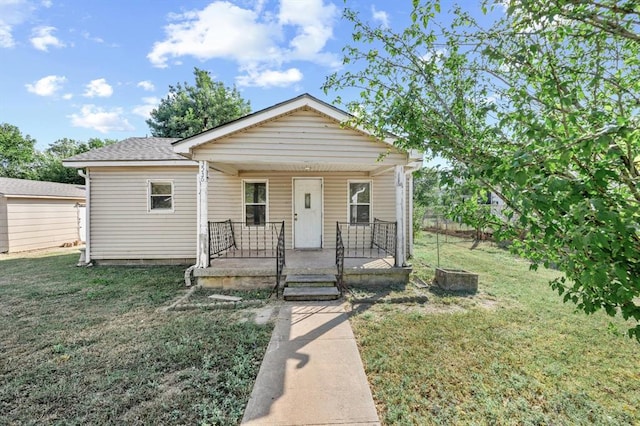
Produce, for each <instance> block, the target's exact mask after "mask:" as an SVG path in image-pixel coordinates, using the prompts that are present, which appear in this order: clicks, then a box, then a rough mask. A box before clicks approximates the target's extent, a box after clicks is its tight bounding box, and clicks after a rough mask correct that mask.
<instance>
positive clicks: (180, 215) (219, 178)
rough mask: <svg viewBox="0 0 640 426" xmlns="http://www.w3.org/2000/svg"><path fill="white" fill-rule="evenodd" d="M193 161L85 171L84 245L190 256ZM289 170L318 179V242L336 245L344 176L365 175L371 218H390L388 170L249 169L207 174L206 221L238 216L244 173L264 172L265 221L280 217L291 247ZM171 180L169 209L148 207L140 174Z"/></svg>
mask: <svg viewBox="0 0 640 426" xmlns="http://www.w3.org/2000/svg"><path fill="white" fill-rule="evenodd" d="M196 173H197V170H196V168H104V169H99V168H95V169H92V170H91V192H92V193H91V203H92V205H91V210H90V211H91V222H90V226H91V251H92V258H95V259H97V260H100V259H145V258H146V259H168V258H193V257H194V256H195V247H196V193H195V191H196ZM294 177H318V178H323V182H324V187H323V192H324V194H323V195H324V216H323V219H324V222H323V227H324V235H323V246H324V247H326V248H334V247H335V227H336V222H346V221H347V213H348V207H347V191H348V181H349V180H356V179H357V180H371V182H372V186H373V203H372V218H373V217H375V218H378V219H382V220H390V221H395V204H394V203H395V192H394V191H395V187H394V185H393V173H384V174H382V175H379V176H376V177H374V178H369V177H368V175H367V174H366V173H362V172H352V173H320V174H317V173H313V174H309V175H301V174H300V173H288V172H266V173H263V172H251V173H242V174H241V175H240V176H229V175H225V174H222V173H219V172H216V171H210V175H209V220H210V221H223V220H228V219H231V220H232V221H234V222H241V221H242V181H243V179H267V180H268V182H269V208H268V210H269V216H268V220H269V221H271V222H280V221H284V222H285V234H286V239H287V241H286V242H287V244H286V245H287V248H288V249H290V248H291V247H292V245H293V244H292V242H293V233H292V223H293V222H292V220H293V217H292V216H293V212H292V185H293V178H294ZM148 179H152V180H153V179H157V180H168V179H171V180H173V181H174V197H175V200H174V202H175V212H174V213H168V214H154V213H148V212H147V198H146V197H147V189H146V188H147V187H146V185H147V180H148Z"/></svg>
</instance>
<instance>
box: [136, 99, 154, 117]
mask: <svg viewBox="0 0 640 426" xmlns="http://www.w3.org/2000/svg"><path fill="white" fill-rule="evenodd" d="M142 102H144V104H142V105H136V106H135V107H134V108H133V110H132V111H133V113H134V114H136V115H139V116H141V117H144V118H149V117H151V111H152V110H154V109H155V108H157V107H158V104H160V99H159V98H155V97H148V98H142Z"/></svg>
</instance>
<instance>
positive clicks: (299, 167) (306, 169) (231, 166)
mask: <svg viewBox="0 0 640 426" xmlns="http://www.w3.org/2000/svg"><path fill="white" fill-rule="evenodd" d="M209 167H210V168H212V169H214V170H218V171H220V172H223V173H226V174H230V175H238V174H240V173H242V172H257V171H270V172H273V171H275V172H295V173H307V174H309V173H322V172H368V173H369V174H370V175H371V176H375V175H378V174H381V173H385V172H388V171H391V170H393V167H394V164H383V163H374V164H366V163H316V162H313V161H304V162H279V163H272V162H268V163H267V162H243V163H232V162H225V163H220V162H215V161H212V162H210V163H209Z"/></svg>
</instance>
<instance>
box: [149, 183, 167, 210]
mask: <svg viewBox="0 0 640 426" xmlns="http://www.w3.org/2000/svg"><path fill="white" fill-rule="evenodd" d="M147 182H148V188H147V193H148V194H149V200H148V205H147V209H148V211H149V212H153V213H170V212H173V181H151V180H150V181H147Z"/></svg>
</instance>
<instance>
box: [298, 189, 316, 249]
mask: <svg viewBox="0 0 640 426" xmlns="http://www.w3.org/2000/svg"><path fill="white" fill-rule="evenodd" d="M293 188H294V189H293V235H294V248H298V249H310V248H314V249H317V248H322V179H320V178H299V179H294V180H293Z"/></svg>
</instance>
